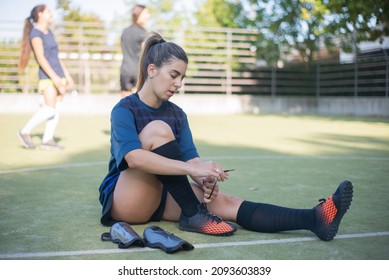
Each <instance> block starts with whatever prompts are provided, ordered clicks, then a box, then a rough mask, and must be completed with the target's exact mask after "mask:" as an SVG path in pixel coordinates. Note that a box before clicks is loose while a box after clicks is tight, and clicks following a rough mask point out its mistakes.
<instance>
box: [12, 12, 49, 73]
mask: <svg viewBox="0 0 389 280" xmlns="http://www.w3.org/2000/svg"><path fill="white" fill-rule="evenodd" d="M45 9H46V5H43V4H42V5H37V6H35V7H34V8H33V9H32V10H31V13H30V16H29V17H28V18H26V19H25V20H24V28H23V37H22V41H21V47H20V59H19V65H18V67H19V71H23V70H24V69H25V68H26V66H27V63H28V60H29V58H30V54H31V42H30V38H29V37H30V32H31V30H32V29H33V28H34V25H33V23H36V22H37V21H38V14H39V13H41V12H43V11H44V10H45Z"/></svg>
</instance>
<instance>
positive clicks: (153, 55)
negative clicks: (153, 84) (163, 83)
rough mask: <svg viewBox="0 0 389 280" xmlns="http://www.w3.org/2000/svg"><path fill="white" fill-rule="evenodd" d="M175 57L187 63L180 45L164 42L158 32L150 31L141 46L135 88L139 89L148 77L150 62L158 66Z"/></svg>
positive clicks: (186, 57)
mask: <svg viewBox="0 0 389 280" xmlns="http://www.w3.org/2000/svg"><path fill="white" fill-rule="evenodd" d="M175 59H178V60H182V61H184V62H185V63H186V64H188V56H187V55H186V53H185V51H184V50H183V49H182V48H181V47H180V46H178V45H177V44H175V43H172V42H166V41H165V40H164V39H163V38H162V37H161V35H159V34H158V33H151V35H150V37H149V38H148V39H147V40H146V42H145V44H144V46H143V50H142V55H141V58H140V61H139V71H138V72H139V74H138V82H137V84H136V87H137V90H138V91H139V90H140V89H141V88H142V87H143V85H144V84H145V82H146V79H147V77H148V74H147V68H148V66H149V65H150V64H154V65H155V66H156V67H157V68H160V67H162V66H163V65H164V64H166V63H169V62H170V61H172V60H175Z"/></svg>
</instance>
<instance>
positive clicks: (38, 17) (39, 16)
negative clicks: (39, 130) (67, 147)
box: [17, 5, 73, 151]
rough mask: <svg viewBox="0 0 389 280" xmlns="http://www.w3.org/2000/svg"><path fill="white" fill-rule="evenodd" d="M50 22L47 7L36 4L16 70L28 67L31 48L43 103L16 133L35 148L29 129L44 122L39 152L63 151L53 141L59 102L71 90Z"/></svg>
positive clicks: (27, 19) (31, 147) (25, 23)
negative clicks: (37, 71) (36, 64)
mask: <svg viewBox="0 0 389 280" xmlns="http://www.w3.org/2000/svg"><path fill="white" fill-rule="evenodd" d="M52 21H53V16H52V14H51V11H50V9H49V8H48V7H47V6H46V5H37V6H35V7H34V8H33V9H32V10H31V14H30V16H29V17H28V18H26V20H25V22H24V30H23V38H22V46H21V55H20V61H19V70H20V71H24V69H25V68H26V66H27V64H28V60H29V57H30V54H31V49H32V51H33V52H34V55H35V59H36V61H37V62H38V65H39V84H38V89H39V92H41V93H43V97H44V104H43V106H42V107H41V108H40V109H39V110H38V112H36V113H35V114H34V115H33V116H32V118H31V119H30V120H29V121H28V122H27V124H26V125H25V126H24V127H23V128H22V129H21V130H20V131H19V132H18V133H17V136H18V137H19V139H20V141H21V143H22V145H23V147H25V148H27V149H34V148H35V144H34V142H33V141H32V137H31V132H32V130H33V129H34V128H35V127H36V126H38V125H39V124H41V123H42V122H45V121H46V122H47V123H46V127H45V131H44V134H43V138H42V143H41V145H40V147H41V149H42V150H51V151H53V150H62V149H63V147H62V146H60V145H58V143H57V142H56V141H55V140H54V133H55V130H56V128H57V124H58V121H59V116H60V111H61V106H62V101H63V98H64V94H65V92H66V90H68V89H70V88H72V87H73V79H72V77H71V76H70V74H69V72H68V71H67V69H66V67H65V65H64V64H63V62H62V61H60V60H59V58H58V45H57V42H56V41H55V38H54V35H53V33H52V32H51V31H50V29H49V26H50V24H51V23H52Z"/></svg>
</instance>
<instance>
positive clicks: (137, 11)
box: [120, 4, 149, 97]
mask: <svg viewBox="0 0 389 280" xmlns="http://www.w3.org/2000/svg"><path fill="white" fill-rule="evenodd" d="M148 18H149V12H148V10H147V8H146V6H144V5H139V4H138V5H135V6H134V8H133V9H132V24H131V25H130V26H128V27H127V28H126V29H124V30H123V33H122V36H121V45H122V52H123V61H122V65H121V67H120V88H121V94H122V97H125V96H127V95H129V94H131V93H133V92H135V86H136V82H137V78H138V65H139V57H140V53H141V50H142V44H143V41H144V40H145V37H146V34H147V32H146V29H145V27H144V26H145V24H146V22H147V20H148Z"/></svg>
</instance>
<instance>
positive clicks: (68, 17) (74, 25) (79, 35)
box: [57, 0, 107, 47]
mask: <svg viewBox="0 0 389 280" xmlns="http://www.w3.org/2000/svg"><path fill="white" fill-rule="evenodd" d="M57 1H58V2H57V8H59V9H61V10H62V13H63V15H62V20H63V21H64V22H67V24H65V25H64V27H63V28H64V30H63V32H62V34H63V36H64V37H65V38H67V39H69V38H71V39H72V41H73V42H70V44H73V45H74V44H76V45H78V44H80V43H81V44H82V46H83V47H85V46H97V45H101V42H103V41H105V38H106V36H107V35H106V32H105V27H104V21H103V20H102V19H100V17H99V16H97V15H95V14H93V13H82V12H81V9H80V7H78V6H76V5H73V4H72V3H71V1H70V0H57ZM79 23H89V24H88V25H80V24H79Z"/></svg>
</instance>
